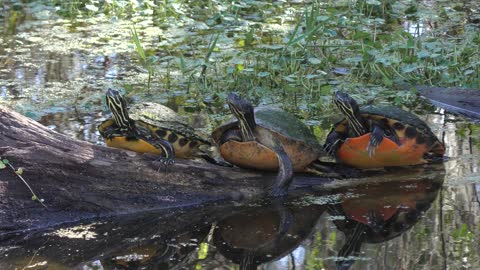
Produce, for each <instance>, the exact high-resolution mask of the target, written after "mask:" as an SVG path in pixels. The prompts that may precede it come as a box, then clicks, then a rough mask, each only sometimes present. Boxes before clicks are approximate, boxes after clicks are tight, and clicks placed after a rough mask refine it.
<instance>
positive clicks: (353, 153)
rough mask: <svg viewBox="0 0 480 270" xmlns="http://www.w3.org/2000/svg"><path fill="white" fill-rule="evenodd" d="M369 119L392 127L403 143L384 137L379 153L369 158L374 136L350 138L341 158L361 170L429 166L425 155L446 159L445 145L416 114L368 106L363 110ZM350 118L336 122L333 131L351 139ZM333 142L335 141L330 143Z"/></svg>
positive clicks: (340, 155)
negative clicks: (369, 147) (371, 138)
mask: <svg viewBox="0 0 480 270" xmlns="http://www.w3.org/2000/svg"><path fill="white" fill-rule="evenodd" d="M361 115H362V117H364V118H365V119H366V120H368V121H367V122H369V121H373V122H376V123H379V124H380V125H381V126H384V127H389V128H390V129H391V130H392V131H394V132H395V133H396V136H397V137H398V139H399V143H400V144H397V143H396V142H394V141H392V140H391V139H389V138H387V137H384V139H383V141H382V142H381V143H380V145H379V146H378V147H377V149H376V151H375V154H374V155H373V156H371V157H369V155H368V152H367V150H366V149H367V146H368V142H369V141H370V133H367V134H365V135H362V136H359V137H355V138H347V139H346V140H345V142H344V143H343V144H342V145H341V146H340V148H339V150H338V151H337V152H336V153H335V155H336V157H337V159H339V160H340V161H342V162H343V163H346V164H348V165H351V166H354V167H357V168H378V167H388V166H404V165H415V164H421V163H425V162H426V160H425V159H424V156H425V155H430V156H443V155H444V153H445V147H444V145H443V144H442V143H441V142H440V141H439V140H438V138H437V137H436V136H435V134H433V132H432V131H431V130H430V128H429V127H428V126H427V124H426V123H425V122H423V121H422V120H421V119H420V118H418V117H417V116H415V115H414V114H412V113H409V112H407V111H404V110H402V109H400V108H397V107H392V106H366V107H363V108H361ZM347 131H348V121H347V119H346V118H344V119H342V120H341V121H339V122H338V123H336V124H335V125H334V127H333V129H332V131H331V132H330V133H332V132H336V133H338V134H341V135H342V136H343V137H348V132H347ZM330 143H333V142H330Z"/></svg>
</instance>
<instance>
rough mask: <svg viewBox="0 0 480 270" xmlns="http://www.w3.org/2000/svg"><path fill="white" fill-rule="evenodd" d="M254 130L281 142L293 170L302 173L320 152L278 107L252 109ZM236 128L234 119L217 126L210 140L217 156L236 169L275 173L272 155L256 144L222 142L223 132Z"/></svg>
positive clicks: (309, 134) (301, 125) (308, 135)
mask: <svg viewBox="0 0 480 270" xmlns="http://www.w3.org/2000/svg"><path fill="white" fill-rule="evenodd" d="M255 123H256V124H257V126H256V129H265V130H267V131H268V132H271V133H272V134H274V135H275V136H276V137H277V138H278V139H279V140H280V142H281V143H282V145H283V147H284V149H285V151H286V152H287V154H288V156H289V157H290V159H291V161H292V164H293V169H294V171H297V172H298V171H303V170H304V169H305V167H306V166H307V165H309V164H310V163H311V162H312V161H314V160H316V159H318V157H319V156H320V154H321V153H322V152H323V150H322V148H321V146H320V144H319V143H318V140H317V138H316V137H315V136H314V135H313V133H312V132H311V131H310V130H309V129H308V127H307V126H305V124H304V123H302V122H301V121H300V120H299V119H297V118H296V117H295V116H293V115H291V114H289V113H287V112H285V111H283V110H280V109H278V108H272V107H263V108H257V109H255ZM231 129H238V121H237V119H236V118H232V119H230V120H229V121H228V122H226V123H224V124H222V125H220V126H219V127H217V128H216V129H215V130H214V131H213V133H212V137H213V140H214V141H215V142H216V143H217V145H219V150H220V154H221V155H222V157H223V158H224V159H225V160H227V161H228V162H230V163H232V164H235V165H237V166H239V167H244V168H253V169H261V170H270V171H277V170H278V159H277V156H276V154H275V153H274V152H273V151H272V150H270V149H268V148H267V147H265V146H263V145H262V144H260V143H258V142H256V141H248V142H241V141H234V140H229V141H226V142H223V141H222V136H223V134H225V132H227V131H229V130H231Z"/></svg>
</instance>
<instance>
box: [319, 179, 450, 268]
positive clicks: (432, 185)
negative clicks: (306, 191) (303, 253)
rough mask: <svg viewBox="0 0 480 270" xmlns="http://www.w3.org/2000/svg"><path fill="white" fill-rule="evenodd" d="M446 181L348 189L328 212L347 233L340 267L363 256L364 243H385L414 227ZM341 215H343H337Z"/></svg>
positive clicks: (339, 254)
mask: <svg viewBox="0 0 480 270" xmlns="http://www.w3.org/2000/svg"><path fill="white" fill-rule="evenodd" d="M442 183H443V173H442V174H441V175H439V177H438V178H436V179H434V180H430V179H428V180H425V179H423V180H415V179H413V181H395V182H385V183H380V184H368V185H362V186H359V187H358V188H355V189H354V190H349V191H348V193H345V194H348V195H344V197H343V198H342V200H341V202H340V203H338V204H333V205H330V206H329V208H328V212H329V214H330V215H332V216H335V217H337V218H335V219H334V221H333V222H334V224H335V226H336V227H337V228H338V230H340V231H342V232H343V233H344V235H345V243H344V244H343V246H342V247H341V249H340V250H339V252H338V257H339V258H338V260H337V263H336V264H337V269H349V268H350V266H351V265H352V264H353V263H354V262H355V260H357V259H362V258H361V255H360V254H361V248H362V245H363V244H364V243H382V242H386V241H389V240H391V239H393V238H395V237H398V236H400V235H401V234H402V233H404V232H405V231H407V230H409V229H410V228H411V227H412V226H414V225H415V224H416V223H417V222H418V221H419V220H420V218H422V217H423V214H424V213H425V212H426V211H427V210H428V209H429V208H430V206H431V204H432V203H433V201H434V200H435V198H436V196H437V194H438V192H439V190H440V189H441V187H442ZM338 217H340V218H338Z"/></svg>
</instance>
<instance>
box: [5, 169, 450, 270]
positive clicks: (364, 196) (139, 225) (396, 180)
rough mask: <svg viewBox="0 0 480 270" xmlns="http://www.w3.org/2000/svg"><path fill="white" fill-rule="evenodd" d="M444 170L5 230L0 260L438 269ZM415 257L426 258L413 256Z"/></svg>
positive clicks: (58, 265) (442, 257)
mask: <svg viewBox="0 0 480 270" xmlns="http://www.w3.org/2000/svg"><path fill="white" fill-rule="evenodd" d="M444 177H445V167H444V166H443V165H442V164H440V165H433V166H429V167H419V168H411V169H409V170H408V171H406V172H405V171H404V170H403V171H398V170H397V171H391V172H387V173H385V174H382V175H381V176H375V177H373V179H370V180H369V181H368V183H366V182H365V181H363V184H362V183H361V182H357V183H355V184H352V183H349V184H347V183H345V184H344V185H343V186H342V185H341V186H340V187H338V185H336V187H335V188H333V186H331V187H326V188H325V190H322V191H319V192H315V193H312V194H308V195H305V196H304V197H300V198H295V199H290V200H279V201H275V202H270V203H265V202H258V203H256V204H254V205H242V206H233V205H222V206H215V205H211V206H208V207H203V208H195V209H173V210H172V209H170V210H166V211H163V212H162V211H160V212H150V213H144V214H137V215H133V216H122V217H116V218H114V219H109V220H97V221H95V222H84V223H81V224H76V225H73V226H70V227H63V228H57V229H50V230H47V231H42V232H37V233H30V234H27V235H14V236H13V235H12V236H10V237H4V238H5V239H3V241H2V242H1V244H0V255H1V256H2V258H3V259H2V261H3V262H2V263H0V266H1V267H2V269H14V268H15V267H18V268H21V267H23V266H25V265H36V267H37V268H38V269H42V267H41V266H42V265H44V266H48V268H45V269H70V268H78V269H95V267H103V268H97V269H170V268H172V269H199V268H200V269H219V268H220V269H223V268H227V269H230V267H234V268H235V265H241V267H244V268H242V269H255V268H254V267H256V266H259V265H262V267H264V268H265V269H324V268H325V269H334V268H335V266H337V267H338V268H337V269H349V268H350V267H351V266H352V265H353V267H352V269H366V268H367V267H368V268H369V269H399V268H407V269H413V268H410V267H413V266H417V267H418V266H422V267H424V266H425V267H430V269H443V266H444V265H445V264H447V263H448V264H450V263H451V262H449V261H448V254H445V252H446V250H448V248H447V245H448V244H449V241H448V236H446V235H442V233H441V230H442V227H441V226H442V225H441V224H445V223H446V222H448V221H447V220H446V219H447V218H446V216H445V214H444V211H445V209H443V208H444V207H445V205H443V203H442V200H444V196H445V195H446V194H445V191H444V190H443V183H444V181H445V180H444ZM439 223H440V224H439ZM432 238H435V239H437V241H438V242H437V243H433V241H432ZM421 240H423V241H421ZM431 244H435V246H434V247H432V246H430V245H431ZM437 244H438V246H436V245H437ZM410 249H412V251H413V250H416V251H415V252H412V251H410ZM432 251H435V252H438V254H432V253H431V252H432ZM403 253H407V254H405V257H400V258H399V256H402V254H403ZM422 253H423V254H422ZM413 254H415V255H416V256H418V258H415V257H413V256H412V255H413ZM421 256H426V257H427V258H428V260H427V258H425V260H424V261H417V260H418V259H420V257H421ZM432 260H433V262H432ZM418 269H419V268H418Z"/></svg>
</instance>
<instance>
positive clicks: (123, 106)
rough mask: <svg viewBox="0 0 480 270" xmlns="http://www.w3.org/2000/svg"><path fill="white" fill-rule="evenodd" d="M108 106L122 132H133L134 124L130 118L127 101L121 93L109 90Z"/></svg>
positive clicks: (107, 95) (107, 96)
mask: <svg viewBox="0 0 480 270" xmlns="http://www.w3.org/2000/svg"><path fill="white" fill-rule="evenodd" d="M105 100H106V101H107V106H108V108H109V109H110V111H112V115H113V121H115V124H117V126H119V127H120V129H121V130H123V131H126V130H133V129H134V122H133V120H132V119H130V117H129V116H128V109H127V101H126V100H125V97H123V96H122V95H121V94H120V92H118V91H117V90H114V89H111V88H109V89H108V90H107V94H106V98H105Z"/></svg>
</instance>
